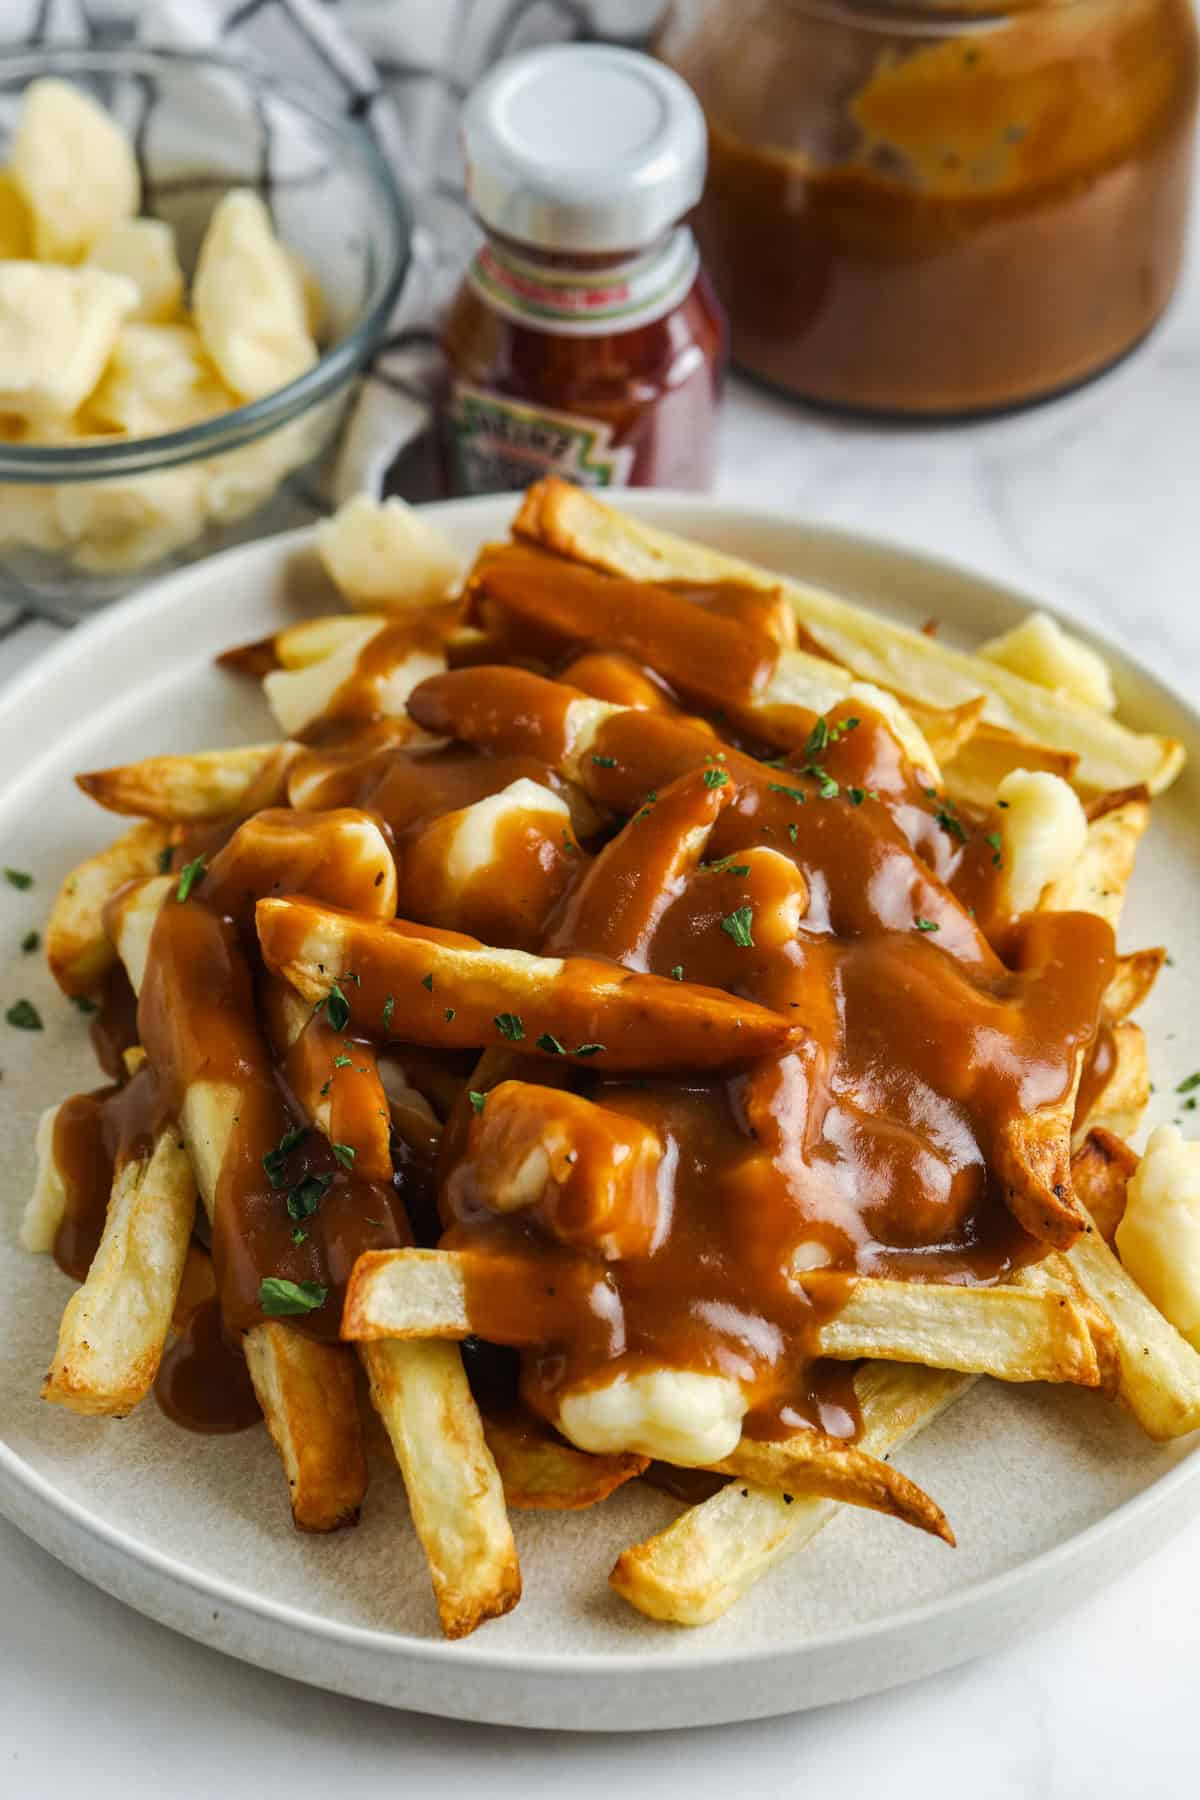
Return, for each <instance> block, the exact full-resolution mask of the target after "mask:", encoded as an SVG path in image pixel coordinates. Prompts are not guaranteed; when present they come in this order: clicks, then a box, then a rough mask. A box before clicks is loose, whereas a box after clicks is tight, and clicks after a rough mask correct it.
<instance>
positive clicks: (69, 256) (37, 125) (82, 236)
mask: <svg viewBox="0 0 1200 1800" xmlns="http://www.w3.org/2000/svg"><path fill="white" fill-rule="evenodd" d="M10 168H11V172H12V178H13V180H14V182H15V183H16V185H17V187H18V189H19V190H20V193H21V197H22V199H23V200H24V201H25V204H26V206H27V207H28V208H29V213H30V216H31V218H32V221H33V244H34V253H35V254H36V255H37V256H38V257H43V258H45V259H47V260H48V261H50V262H64V263H73V262H78V261H79V259H80V258H81V257H83V256H86V255H87V253H88V251H89V250H90V249H91V248H92V245H93V244H94V243H95V242H96V240H97V239H98V238H99V237H101V236H102V235H103V233H104V232H105V231H106V230H107V229H108V228H109V226H111V225H113V224H114V223H115V222H116V221H117V220H118V219H129V218H132V217H133V215H134V214H135V213H136V212H137V209H138V205H139V203H140V200H141V182H140V180H139V178H138V168H137V161H136V159H135V157H134V154H133V146H132V145H131V144H130V142H129V140H128V138H127V137H126V136H125V134H124V132H123V131H121V129H120V128H119V127H118V126H117V125H115V124H114V123H113V121H112V120H111V119H110V118H109V116H108V114H107V113H106V112H105V111H104V109H103V107H101V106H98V105H97V104H96V102H95V101H94V100H93V99H91V98H90V97H89V95H87V94H85V93H82V92H81V91H80V89H79V88H76V87H72V86H71V84H70V83H69V82H66V81H56V80H54V79H53V78H48V79H46V80H43V81H35V82H32V83H31V84H30V86H29V87H28V88H27V89H26V90H25V96H24V99H23V100H22V102H21V112H20V117H19V118H18V120H17V128H16V132H15V133H14V135H13V140H12V151H11V163H10Z"/></svg>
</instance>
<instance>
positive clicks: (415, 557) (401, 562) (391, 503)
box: [317, 494, 462, 612]
mask: <svg viewBox="0 0 1200 1800" xmlns="http://www.w3.org/2000/svg"><path fill="white" fill-rule="evenodd" d="M317 554H318V555H319V556H320V558H321V561H322V563H323V564H324V566H325V569H326V572H327V573H328V575H329V577H330V579H331V581H332V582H333V583H334V585H335V587H337V589H338V591H339V592H340V593H341V594H342V595H343V596H344V598H345V599H346V600H348V601H349V603H350V605H351V606H353V607H357V608H359V609H360V610H367V611H371V612H392V611H395V612H402V611H404V609H405V608H407V607H415V606H429V605H431V604H432V603H433V602H434V601H437V600H441V599H443V598H444V597H445V595H446V594H447V593H448V592H449V591H450V589H451V588H452V587H453V586H454V583H455V582H456V581H457V579H458V577H459V574H460V572H461V569H462V558H461V557H460V556H459V554H458V552H457V551H456V550H455V549H453V548H452V546H451V545H450V544H449V543H447V541H446V539H445V538H444V537H443V535H442V533H441V532H440V531H439V530H438V529H437V527H436V526H435V525H431V524H430V523H429V521H428V520H427V519H424V518H422V517H421V515H420V513H418V512H416V511H415V510H414V509H413V508H412V507H411V506H408V505H406V504H405V502H404V501H403V500H400V499H396V498H392V499H390V500H385V501H383V502H382V504H381V503H380V502H379V501H378V500H372V499H371V498H370V496H369V495H367V494H356V495H355V496H354V498H353V499H352V500H347V502H346V504H345V505H344V506H342V507H340V508H339V509H338V511H337V512H336V513H335V514H334V516H333V518H332V519H327V520H326V521H325V523H324V524H323V525H322V526H321V527H320V528H319V530H318V532H317Z"/></svg>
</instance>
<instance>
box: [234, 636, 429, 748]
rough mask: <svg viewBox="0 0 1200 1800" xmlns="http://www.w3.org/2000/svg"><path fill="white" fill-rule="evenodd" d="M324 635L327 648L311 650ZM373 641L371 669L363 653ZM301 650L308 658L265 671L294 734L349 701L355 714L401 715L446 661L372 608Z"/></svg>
mask: <svg viewBox="0 0 1200 1800" xmlns="http://www.w3.org/2000/svg"><path fill="white" fill-rule="evenodd" d="M351 627H353V629H350V628H351ZM389 634H390V635H389ZM393 636H395V637H396V640H397V641H396V647H395V652H394V654H391V655H385V654H383V652H382V649H381V646H382V644H383V643H384V641H385V640H386V643H387V644H389V645H390V644H391V642H392V637H393ZM318 641H323V647H325V651H326V653H325V654H324V655H322V656H316V655H309V652H310V651H312V650H314V649H315V646H316V643H317V642H318ZM368 645H371V646H373V650H372V658H371V664H370V670H369V673H366V672H365V670H364V664H363V662H362V657H363V653H364V651H365V650H366V649H367V647H368ZM277 647H278V641H277ZM285 648H287V647H286V646H285ZM292 654H293V655H294V654H295V650H294V646H293V647H292ZM301 654H302V657H305V658H307V659H306V660H301V661H300V662H299V663H298V665H297V666H295V667H292V668H289V667H287V666H286V664H285V666H284V667H283V668H279V669H272V670H271V671H270V673H269V674H266V675H264V676H263V684H262V685H263V693H264V695H265V696H266V701H267V704H268V706H269V707H270V708H271V711H272V712H273V713H274V715H275V717H276V719H277V720H278V722H279V725H280V728H281V730H282V731H283V732H284V733H285V734H286V735H287V736H288V737H295V736H297V735H298V734H299V733H300V732H301V731H303V730H304V729H305V727H306V726H308V725H311V724H312V722H313V720H314V719H316V718H319V717H320V716H322V715H323V714H324V715H329V716H339V715H342V714H345V713H346V711H347V707H349V714H350V716H363V715H364V711H365V716H370V715H371V714H381V715H383V716H385V717H386V716H389V715H395V716H400V715H402V714H403V712H404V703H405V701H406V700H407V699H408V696H409V694H410V693H411V692H412V690H413V688H414V687H416V685H417V684H418V682H421V681H424V680H425V679H426V678H427V677H428V676H430V675H434V674H436V673H437V671H438V670H439V669H444V668H445V666H446V661H445V657H444V656H442V655H441V653H440V652H437V651H434V650H432V649H428V648H424V647H422V646H420V645H417V644H413V643H411V642H409V641H407V639H406V638H404V637H402V636H400V635H398V634H397V631H396V628H395V627H394V626H392V625H390V624H389V621H388V620H387V619H382V618H379V617H378V616H375V617H372V616H371V615H368V614H363V615H360V616H359V617H358V618H356V619H346V620H344V621H343V622H342V629H341V630H340V632H338V633H337V634H336V635H335V634H333V633H332V632H330V631H329V629H328V627H326V628H325V631H324V633H323V634H322V639H320V640H318V639H317V638H316V636H315V634H314V637H313V639H312V640H310V641H309V642H307V643H305V645H304V650H303V652H302V653H301ZM281 660H282V659H281ZM360 690H361V691H360Z"/></svg>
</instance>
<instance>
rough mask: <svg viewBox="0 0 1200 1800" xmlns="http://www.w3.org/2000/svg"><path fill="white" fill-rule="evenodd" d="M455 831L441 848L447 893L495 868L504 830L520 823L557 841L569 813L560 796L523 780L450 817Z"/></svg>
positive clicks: (526, 779)
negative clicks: (525, 821) (520, 820)
mask: <svg viewBox="0 0 1200 1800" xmlns="http://www.w3.org/2000/svg"><path fill="white" fill-rule="evenodd" d="M453 818H454V820H455V826H454V830H453V834H452V836H451V838H450V841H449V843H448V844H446V845H445V846H444V853H445V861H444V864H443V867H444V871H445V881H446V885H447V886H448V887H449V888H450V889H451V890H454V889H458V890H459V891H461V890H462V889H464V888H466V887H468V886H469V885H470V883H471V882H472V881H473V880H474V878H475V877H476V876H477V875H480V874H482V872H483V871H484V870H485V869H488V868H492V867H494V869H495V871H496V873H497V874H499V873H500V872H501V865H500V848H501V841H502V839H501V838H500V834H501V833H502V831H503V829H504V827H505V826H511V825H512V824H513V823H514V822H515V821H516V820H518V819H520V818H524V819H526V820H527V822H528V823H529V825H530V826H531V827H533V828H535V829H541V830H544V831H545V832H546V834H547V835H548V836H550V837H552V838H553V839H554V840H555V841H556V842H558V841H559V840H560V839H561V837H562V833H563V830H564V829H565V828H566V827H567V826H568V825H569V824H570V822H571V814H570V811H569V809H568V807H567V803H566V801H565V800H564V799H563V798H562V796H561V795H559V794H555V793H552V792H551V790H550V789H549V788H548V787H543V786H542V784H541V783H540V782H538V781H531V780H530V779H529V777H528V776H527V775H523V776H521V778H520V779H519V780H517V781H512V782H510V783H509V785H508V786H507V787H506V788H501V790H500V792H499V793H498V794H488V795H486V796H485V797H484V799H482V800H475V801H473V802H472V804H471V805H470V806H464V807H462V808H461V809H460V810H459V811H458V812H457V813H455V814H454V815H453Z"/></svg>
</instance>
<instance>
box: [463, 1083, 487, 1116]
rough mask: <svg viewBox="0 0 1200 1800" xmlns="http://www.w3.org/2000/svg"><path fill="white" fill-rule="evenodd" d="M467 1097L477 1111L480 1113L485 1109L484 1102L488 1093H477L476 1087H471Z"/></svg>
mask: <svg viewBox="0 0 1200 1800" xmlns="http://www.w3.org/2000/svg"><path fill="white" fill-rule="evenodd" d="M467 1099H468V1100H469V1101H470V1102H471V1106H472V1108H473V1109H474V1111H475V1113H476V1114H479V1113H481V1112H482V1111H483V1103H484V1101H485V1100H486V1099H487V1095H486V1094H479V1093H476V1091H475V1089H474V1088H470V1089H469V1090H468V1092H467Z"/></svg>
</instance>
